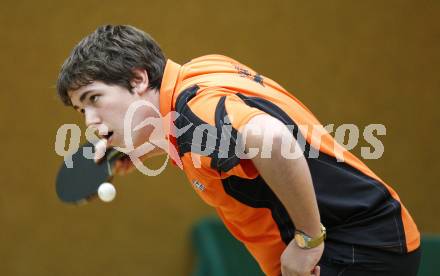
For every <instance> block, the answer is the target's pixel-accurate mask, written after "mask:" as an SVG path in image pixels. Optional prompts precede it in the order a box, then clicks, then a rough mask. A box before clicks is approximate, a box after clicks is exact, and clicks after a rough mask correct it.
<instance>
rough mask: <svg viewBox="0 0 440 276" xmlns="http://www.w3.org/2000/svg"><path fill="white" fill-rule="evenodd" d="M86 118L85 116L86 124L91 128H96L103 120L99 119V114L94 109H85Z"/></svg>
mask: <svg viewBox="0 0 440 276" xmlns="http://www.w3.org/2000/svg"><path fill="white" fill-rule="evenodd" d="M84 116H85V120H86V122H85V123H86V126H87V127H90V126H94V127H96V126H97V125H98V124H99V123H101V119H100V118H99V116H98V114H97V112H96V111H94V110H93V109H90V108H85V109H84Z"/></svg>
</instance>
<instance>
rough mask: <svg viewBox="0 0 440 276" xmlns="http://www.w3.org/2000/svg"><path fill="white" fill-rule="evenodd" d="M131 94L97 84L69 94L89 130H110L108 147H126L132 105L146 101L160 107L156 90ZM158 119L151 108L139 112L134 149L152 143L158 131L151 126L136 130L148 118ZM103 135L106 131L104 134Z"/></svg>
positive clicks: (107, 136)
mask: <svg viewBox="0 0 440 276" xmlns="http://www.w3.org/2000/svg"><path fill="white" fill-rule="evenodd" d="M133 91H134V92H133V93H130V92H129V91H128V90H127V89H126V88H124V87H121V86H117V85H107V84H105V83H103V82H100V81H94V82H92V83H90V84H88V85H86V86H83V87H81V88H79V89H77V90H72V91H69V92H68V94H69V97H70V99H71V101H72V105H73V107H74V108H75V109H76V110H77V111H79V112H81V113H82V114H83V115H84V119H85V124H86V126H87V127H90V126H91V127H94V128H96V129H98V130H105V129H108V135H101V137H103V138H106V139H107V144H108V145H109V146H113V147H115V146H116V147H124V148H125V147H126V141H124V117H125V115H126V112H127V110H128V108H129V107H130V105H131V104H133V103H134V102H136V101H139V100H144V101H148V102H149V103H150V104H152V105H154V106H155V107H156V108H158V106H159V93H158V92H157V91H155V90H147V89H143V90H135V89H133ZM153 117H154V118H158V117H159V114H157V112H156V111H155V110H154V109H153V108H152V107H150V106H142V107H141V108H138V109H136V112H135V113H134V115H133V117H132V125H131V126H127V127H130V131H131V137H132V141H133V146H134V147H135V148H136V147H138V146H140V145H142V144H144V143H145V142H146V141H148V140H149V138H150V135H151V133H152V131H153V130H154V128H153V127H152V126H151V125H148V126H146V127H143V128H141V129H139V130H137V131H133V128H134V127H135V126H137V125H139V124H140V123H141V122H142V121H144V120H145V119H147V118H153ZM101 133H103V132H101Z"/></svg>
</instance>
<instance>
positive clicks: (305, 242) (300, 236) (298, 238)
mask: <svg viewBox="0 0 440 276" xmlns="http://www.w3.org/2000/svg"><path fill="white" fill-rule="evenodd" d="M325 236H326V230H325V227H324V225H322V224H321V234H320V235H319V236H318V237H316V238H311V237H310V236H308V235H307V234H306V233H304V232H302V231H299V230H296V231H295V242H296V244H297V245H298V247H300V248H303V249H310V248H314V247H317V246H318V245H320V244H321V243H322V242H323V241H324V239H325Z"/></svg>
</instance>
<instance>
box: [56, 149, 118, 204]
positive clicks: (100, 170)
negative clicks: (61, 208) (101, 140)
mask: <svg viewBox="0 0 440 276" xmlns="http://www.w3.org/2000/svg"><path fill="white" fill-rule="evenodd" d="M85 147H91V148H94V145H93V144H92V143H86V144H84V145H82V146H81V147H80V148H79V149H78V151H77V152H76V153H74V154H73V155H72V161H73V162H72V164H73V167H72V168H68V167H67V165H66V162H63V164H62V165H61V168H60V170H59V171H58V175H57V179H56V192H57V195H58V198H59V199H60V200H61V201H63V202H65V203H76V204H79V203H84V202H87V200H88V199H90V198H92V197H93V196H95V195H96V193H97V192H98V187H99V186H100V185H101V184H102V183H104V182H109V181H110V180H111V179H112V177H113V175H112V168H113V165H114V163H115V161H116V160H118V159H120V158H122V157H124V156H125V154H124V153H122V152H119V151H117V150H115V149H113V148H112V149H107V151H106V153H105V155H104V157H103V158H102V159H101V161H100V163H98V164H97V163H95V161H94V160H93V158H92V159H88V158H86V157H84V154H83V148H85Z"/></svg>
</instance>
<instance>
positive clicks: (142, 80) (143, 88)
mask: <svg viewBox="0 0 440 276" xmlns="http://www.w3.org/2000/svg"><path fill="white" fill-rule="evenodd" d="M133 74H134V78H133V79H132V80H131V81H130V85H131V87H132V91H133V92H134V93H137V94H139V95H141V94H143V93H145V92H147V90H148V85H149V84H150V82H149V79H148V74H147V71H146V70H145V69H140V68H135V69H133Z"/></svg>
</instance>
